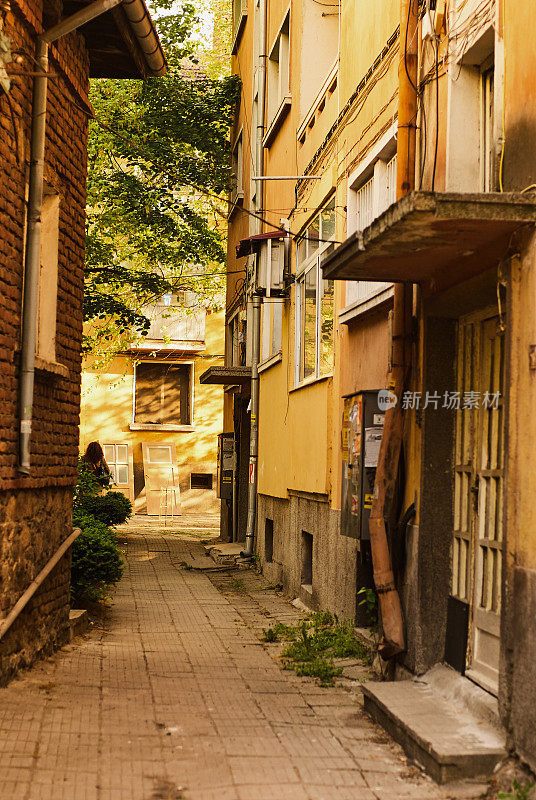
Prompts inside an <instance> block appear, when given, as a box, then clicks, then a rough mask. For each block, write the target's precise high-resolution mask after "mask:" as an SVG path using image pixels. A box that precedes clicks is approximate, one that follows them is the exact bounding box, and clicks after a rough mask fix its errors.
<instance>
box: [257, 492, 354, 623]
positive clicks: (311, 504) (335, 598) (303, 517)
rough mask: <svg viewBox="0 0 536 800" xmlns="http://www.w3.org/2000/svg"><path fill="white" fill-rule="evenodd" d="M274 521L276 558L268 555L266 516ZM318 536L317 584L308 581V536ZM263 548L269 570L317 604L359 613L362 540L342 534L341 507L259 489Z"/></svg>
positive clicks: (259, 550)
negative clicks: (305, 537) (285, 497)
mask: <svg viewBox="0 0 536 800" xmlns="http://www.w3.org/2000/svg"><path fill="white" fill-rule="evenodd" d="M267 519H268V520H272V521H273V554H272V560H271V561H267V560H266V542H265V527H266V520H267ZM302 532H305V533H306V534H309V535H310V536H312V582H311V588H310V589H309V588H307V584H304V583H303V580H302V578H303V568H304V565H303V558H304V542H303V538H302ZM256 548H257V553H258V554H259V555H260V557H261V561H262V567H263V574H264V575H266V578H267V579H268V580H269V581H273V582H275V583H281V584H282V585H283V587H284V589H285V591H286V592H287V593H288V594H289V595H293V596H295V597H299V598H300V599H301V600H302V601H303V602H304V603H306V604H307V605H308V606H309V607H310V608H313V609H325V610H329V611H331V612H333V613H336V614H338V615H339V616H341V617H344V618H345V619H349V620H354V619H355V615H356V591H357V586H356V575H357V555H358V553H357V542H356V541H355V540H354V539H350V538H348V537H347V536H341V534H340V511H338V510H333V509H331V508H330V506H329V503H328V502H327V501H323V500H316V499H310V498H306V497H302V496H296V495H291V497H290V498H289V499H288V500H283V499H281V498H276V497H270V496H267V495H259V498H258V514H257V545H256Z"/></svg>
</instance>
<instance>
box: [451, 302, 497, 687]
mask: <svg viewBox="0 0 536 800" xmlns="http://www.w3.org/2000/svg"><path fill="white" fill-rule="evenodd" d="M503 384H504V335H503V333H502V331H501V329H500V326H499V320H498V318H497V317H496V316H490V314H489V313H488V314H487V315H486V314H480V315H473V316H472V317H470V318H467V319H466V320H463V321H461V322H460V325H459V332H458V387H457V389H458V393H459V397H460V406H461V407H460V408H459V409H458V411H457V421H456V442H455V466H454V534H453V545H452V595H453V596H454V597H456V598H458V599H459V600H461V601H463V602H465V603H467V604H468V605H469V632H468V646H467V654H466V669H465V674H466V675H467V676H468V677H470V678H472V679H473V680H474V681H475V682H477V683H479V684H481V685H482V686H484V687H485V688H486V689H487V690H488V691H491V692H493V693H495V694H496V693H497V688H498V677H499V628H500V610H501V558H502V522H503V514H502V497H503V479H504V469H503V449H504V447H503V443H504V432H503V428H504V406H503V397H504V390H503Z"/></svg>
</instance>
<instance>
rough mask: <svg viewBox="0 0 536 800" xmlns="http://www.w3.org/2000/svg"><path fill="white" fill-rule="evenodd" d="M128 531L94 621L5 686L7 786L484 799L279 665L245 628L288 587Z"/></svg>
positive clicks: (369, 799)
mask: <svg viewBox="0 0 536 800" xmlns="http://www.w3.org/2000/svg"><path fill="white" fill-rule="evenodd" d="M130 531H131V532H130ZM130 531H129V532H128V533H127V534H126V535H124V537H123V538H124V540H125V541H126V544H125V549H126V552H127V564H128V566H127V569H126V570H125V576H124V578H123V580H122V582H121V584H120V586H119V588H118V591H117V593H116V596H115V599H114V603H113V605H112V607H111V609H110V611H109V613H108V615H107V618H106V620H105V622H104V623H103V624H102V625H101V626H95V627H94V628H93V630H92V632H91V633H90V634H88V635H87V636H85V637H84V638H83V639H80V640H78V641H77V642H75V644H74V645H71V646H69V647H66V648H64V649H63V650H62V651H61V652H60V653H58V654H56V655H55V656H54V657H53V658H51V659H49V660H48V661H47V662H45V663H42V664H40V665H38V666H37V667H35V668H34V669H33V670H30V671H29V672H27V673H26V674H25V675H23V676H22V677H20V678H19V679H18V680H15V681H14V682H13V683H11V684H10V685H9V686H8V687H7V688H5V689H0V786H1V787H2V792H1V797H2V798H4V797H5V798H6V800H8V799H9V800H158V799H160V800H182V799H184V800H374V799H376V800H398V798H400V800H446V798H449V797H452V798H456V800H459V799H460V798H476V797H478V796H480V793H481V791H482V787H481V786H479V787H477V786H476V785H473V786H470V785H465V786H458V787H441V788H439V787H437V786H436V785H435V784H433V783H432V782H431V781H430V780H429V779H428V778H426V777H425V776H423V775H421V773H420V772H419V771H418V770H416V769H415V768H413V767H409V766H408V764H407V762H406V761H405V759H404V757H403V755H402V752H401V750H400V749H399V748H398V747H397V746H396V745H394V744H393V743H392V742H391V741H390V740H389V739H388V737H387V736H386V735H385V734H384V733H383V732H382V731H381V729H380V728H378V727H377V726H376V725H375V724H374V723H372V722H371V721H370V720H369V719H368V718H367V716H366V715H365V713H364V712H363V710H362V708H361V706H360V704H359V700H358V694H357V693H351V692H347V691H345V690H344V689H342V688H331V689H329V688H326V689H323V688H320V687H318V686H316V685H315V684H314V682H313V681H311V680H310V679H305V678H297V677H296V676H295V675H293V674H292V673H289V672H285V671H282V670H281V669H280V667H279V665H278V663H277V661H276V660H274V658H273V657H272V655H271V654H270V653H269V652H268V648H266V647H265V646H263V644H262V643H261V642H260V641H259V638H258V637H257V635H256V633H255V630H256V629H260V628H261V627H262V626H264V627H268V626H269V625H270V624H271V622H272V621H273V619H272V615H273V616H274V617H277V618H281V617H282V618H287V619H289V620H292V619H294V618H295V617H296V613H297V612H296V609H294V608H293V607H292V606H291V605H290V603H288V602H287V601H286V600H285V599H284V598H282V597H280V596H278V595H277V594H275V593H274V592H269V591H268V590H266V591H264V592H262V591H261V592H257V594H256V595H252V596H251V597H250V596H249V595H248V594H247V593H237V594H233V592H232V591H231V588H232V585H233V583H232V580H229V579H227V580H226V578H225V575H224V574H219V575H212V576H211V578H209V577H208V576H207V575H206V574H204V573H202V572H197V571H195V570H186V569H184V568H181V566H180V564H181V562H184V561H185V560H186V557H187V556H188V554H189V553H191V552H192V549H194V550H195V549H196V548H199V551H200V553H203V552H204V551H203V548H202V545H201V544H198V543H197V542H195V541H193V537H191V536H187V537H181V536H180V534H176V533H165V534H155V533H147V532H145V531H144V530H141V529H140V528H134V527H131V528H130ZM243 574H244V575H246V574H247V573H243ZM218 583H219V585H220V586H221V591H220V589H218V588H217V585H216V584H218ZM244 585H245V588H246V589H247V588H248V581H247V580H246V581H245V584H244ZM240 591H241V592H243V589H242V587H241V589H240ZM223 592H225V594H224V593H223Z"/></svg>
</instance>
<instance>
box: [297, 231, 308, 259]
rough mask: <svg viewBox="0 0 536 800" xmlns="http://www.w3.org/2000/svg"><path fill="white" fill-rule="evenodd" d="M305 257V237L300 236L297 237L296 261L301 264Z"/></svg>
mask: <svg viewBox="0 0 536 800" xmlns="http://www.w3.org/2000/svg"><path fill="white" fill-rule="evenodd" d="M306 258H307V239H306V238H305V236H302V238H301V239H298V250H297V255H296V262H297V263H298V264H301V263H302V261H305V259H306Z"/></svg>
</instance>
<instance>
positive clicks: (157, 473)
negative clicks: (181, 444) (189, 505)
mask: <svg viewBox="0 0 536 800" xmlns="http://www.w3.org/2000/svg"><path fill="white" fill-rule="evenodd" d="M142 452H143V472H144V475H145V493H146V495H147V514H148V515H150V516H157V515H160V514H162V513H163V512H164V513H165V515H166V516H167V515H168V514H180V489H179V469H178V465H177V451H176V448H175V445H174V444H167V443H160V442H159V443H158V444H156V443H155V444H153V443H144V444H142Z"/></svg>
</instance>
